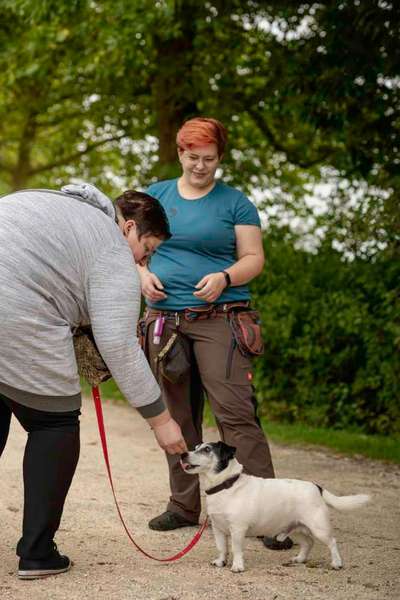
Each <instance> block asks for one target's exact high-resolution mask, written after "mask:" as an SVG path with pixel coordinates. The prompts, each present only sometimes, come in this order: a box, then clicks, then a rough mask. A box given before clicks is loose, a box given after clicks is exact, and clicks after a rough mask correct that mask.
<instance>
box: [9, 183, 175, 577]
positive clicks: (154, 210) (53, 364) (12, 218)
mask: <svg viewBox="0 0 400 600" xmlns="http://www.w3.org/2000/svg"><path fill="white" fill-rule="evenodd" d="M116 207H117V208H116V210H115V208H114V205H113V204H112V202H111V201H110V200H109V199H108V198H107V197H106V196H104V194H102V193H101V192H100V191H99V190H97V189H96V188H95V187H94V186H91V185H88V184H83V185H81V186H76V185H71V186H67V187H66V188H63V191H62V192H58V191H50V190H23V191H20V192H15V193H12V194H9V195H8V196H5V197H3V198H2V199H1V200H0V290H1V292H0V455H1V453H2V451H3V449H4V447H5V444H6V441H7V436H8V430H9V424H10V419H11V415H12V414H14V416H15V417H16V418H17V419H18V421H19V422H20V423H21V425H22V426H23V427H24V429H25V430H26V431H27V432H28V439H27V444H26V449H25V456H24V489H25V493H24V498H25V499H24V520H23V532H22V537H21V539H20V540H19V542H18V545H17V554H18V556H19V557H20V561H19V571H18V574H19V577H20V578H25V579H34V578H37V577H42V576H45V575H49V574H56V573H61V572H64V571H67V570H68V569H69V568H70V566H71V561H70V560H69V558H68V557H67V556H62V555H61V554H60V553H59V552H58V550H57V547H56V545H55V543H54V541H53V539H54V535H55V532H56V531H57V529H58V527H59V524H60V519H61V515H62V510H63V506H64V501H65V497H66V495H67V492H68V489H69V486H70V484H71V480H72V477H73V475H74V472H75V468H76V464H77V461H78V456H79V415H80V406H81V395H80V386H79V376H78V372H77V364H76V360H75V354H74V347H73V340H72V331H73V329H74V328H75V327H77V326H80V325H84V324H91V326H92V330H93V335H94V338H95V341H96V344H97V347H98V349H99V351H100V353H101V355H102V357H103V359H104V361H105V363H106V364H107V366H108V368H109V370H110V371H111V374H112V375H113V377H114V378H115V380H116V382H117V384H118V386H119V388H120V390H121V391H122V393H123V394H124V395H125V397H126V398H127V400H128V401H129V402H130V403H131V404H132V405H133V406H134V407H135V408H136V409H137V410H138V411H139V412H140V414H141V415H142V416H143V417H144V418H145V419H146V421H147V422H148V423H149V425H150V426H151V428H152V429H153V431H154V434H155V437H156V439H157V441H158V443H159V445H160V446H161V448H163V449H164V450H166V451H167V452H169V453H172V454H173V453H181V452H184V451H185V450H186V444H185V442H184V440H183V438H182V434H181V431H180V428H179V426H178V425H177V424H176V423H175V421H174V420H173V419H171V417H170V415H169V412H168V410H166V408H165V406H164V404H163V402H162V400H161V398H160V390H159V387H158V385H157V382H156V381H155V379H154V377H153V375H152V373H151V370H150V368H149V365H148V363H147V361H146V359H145V357H144V354H143V352H142V351H141V349H140V346H139V343H138V340H137V338H136V336H135V331H136V322H137V319H138V316H139V310H140V280H139V276H138V273H137V270H136V266H135V264H134V263H135V262H136V263H141V264H145V262H146V259H147V257H148V256H149V255H150V254H151V253H152V252H153V251H154V250H155V249H156V248H157V246H158V245H159V244H160V243H162V241H164V240H166V239H168V238H169V237H170V232H169V227H168V221H167V218H166V215H165V213H164V210H163V209H162V207H161V205H160V204H159V203H158V201H157V200H155V199H154V198H152V197H151V196H148V195H147V194H142V193H140V192H133V191H128V192H125V193H124V194H122V196H120V197H119V198H118V199H117V201H116ZM116 213H117V214H116ZM132 258H133V259H134V260H132Z"/></svg>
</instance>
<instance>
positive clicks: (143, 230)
mask: <svg viewBox="0 0 400 600" xmlns="http://www.w3.org/2000/svg"><path fill="white" fill-rule="evenodd" d="M115 207H116V213H117V217H118V213H120V214H121V215H122V216H123V218H124V219H125V220H126V221H127V220H129V219H133V220H134V221H135V223H136V227H137V232H138V237H139V239H140V238H141V237H142V235H154V236H155V237H157V238H160V239H162V240H169V238H170V237H171V232H170V229H169V223H168V218H167V215H166V213H165V210H164V209H163V207H162V206H161V204H160V203H159V201H158V200H157V199H156V198H153V196H149V194H145V193H144V192H137V191H136V190H127V191H126V192H123V193H122V194H121V195H120V196H118V198H117V199H116V200H115Z"/></svg>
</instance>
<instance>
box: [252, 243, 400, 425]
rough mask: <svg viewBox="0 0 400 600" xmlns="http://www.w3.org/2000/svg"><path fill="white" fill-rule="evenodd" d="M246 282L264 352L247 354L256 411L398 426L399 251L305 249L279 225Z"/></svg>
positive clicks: (315, 421) (321, 421)
mask: <svg viewBox="0 0 400 600" xmlns="http://www.w3.org/2000/svg"><path fill="white" fill-rule="evenodd" d="M265 253H266V267H265V270H264V272H263V274H262V275H260V276H259V277H258V278H257V279H256V280H255V281H254V282H253V283H252V294H253V300H254V303H255V305H256V306H257V308H258V309H259V310H260V312H261V316H262V322H263V335H264V339H265V346H266V351H265V355H264V356H263V357H262V358H260V359H259V360H258V361H257V362H256V368H255V384H256V390H257V397H258V401H259V404H260V412H261V413H263V414H266V415H267V416H268V417H269V418H272V419H276V420H281V421H286V422H303V423H308V424H310V425H313V426H322V427H333V428H337V429H342V428H343V429H350V430H351V429H353V430H358V431H363V432H365V433H382V434H389V433H390V434H398V433H400V402H399V400H400V358H399V356H400V355H399V350H400V295H399V282H400V261H399V260H397V261H396V260H394V259H393V258H392V257H391V256H390V255H387V254H385V253H384V252H383V253H381V255H380V256H378V257H376V258H375V259H374V261H367V260H362V259H354V260H353V261H351V262H345V261H344V260H343V258H342V256H341V255H340V254H339V253H338V252H336V251H335V250H333V249H332V248H331V247H330V246H329V245H328V244H327V245H326V246H323V247H322V248H321V249H320V251H319V253H318V254H316V255H314V254H310V253H308V252H306V251H304V250H298V249H296V248H295V247H294V244H293V243H292V242H291V241H288V240H285V239H284V235H283V233H282V232H279V231H275V232H271V233H270V234H269V235H268V236H267V237H266V239H265Z"/></svg>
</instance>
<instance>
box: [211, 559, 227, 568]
mask: <svg viewBox="0 0 400 600" xmlns="http://www.w3.org/2000/svg"><path fill="white" fill-rule="evenodd" d="M211 564H212V566H213V567H219V568H221V567H226V561H225V560H223V559H221V558H216V559H215V560H213V561H212V563H211Z"/></svg>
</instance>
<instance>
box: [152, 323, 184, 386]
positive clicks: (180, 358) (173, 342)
mask: <svg viewBox="0 0 400 600" xmlns="http://www.w3.org/2000/svg"><path fill="white" fill-rule="evenodd" d="M188 353H189V348H188V347H187V345H186V344H185V342H184V341H183V340H182V338H181V337H179V335H178V334H177V333H173V334H172V335H171V337H170V338H169V340H168V341H167V343H166V344H165V346H164V347H163V348H162V350H160V352H159V353H158V354H157V356H156V357H155V359H154V361H155V363H156V367H157V370H158V371H159V372H160V373H161V375H162V376H163V377H164V379H166V380H167V381H169V382H170V383H173V384H175V383H181V382H182V381H183V380H184V379H185V377H186V376H187V375H188V373H189V371H190V362H189V357H188Z"/></svg>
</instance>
